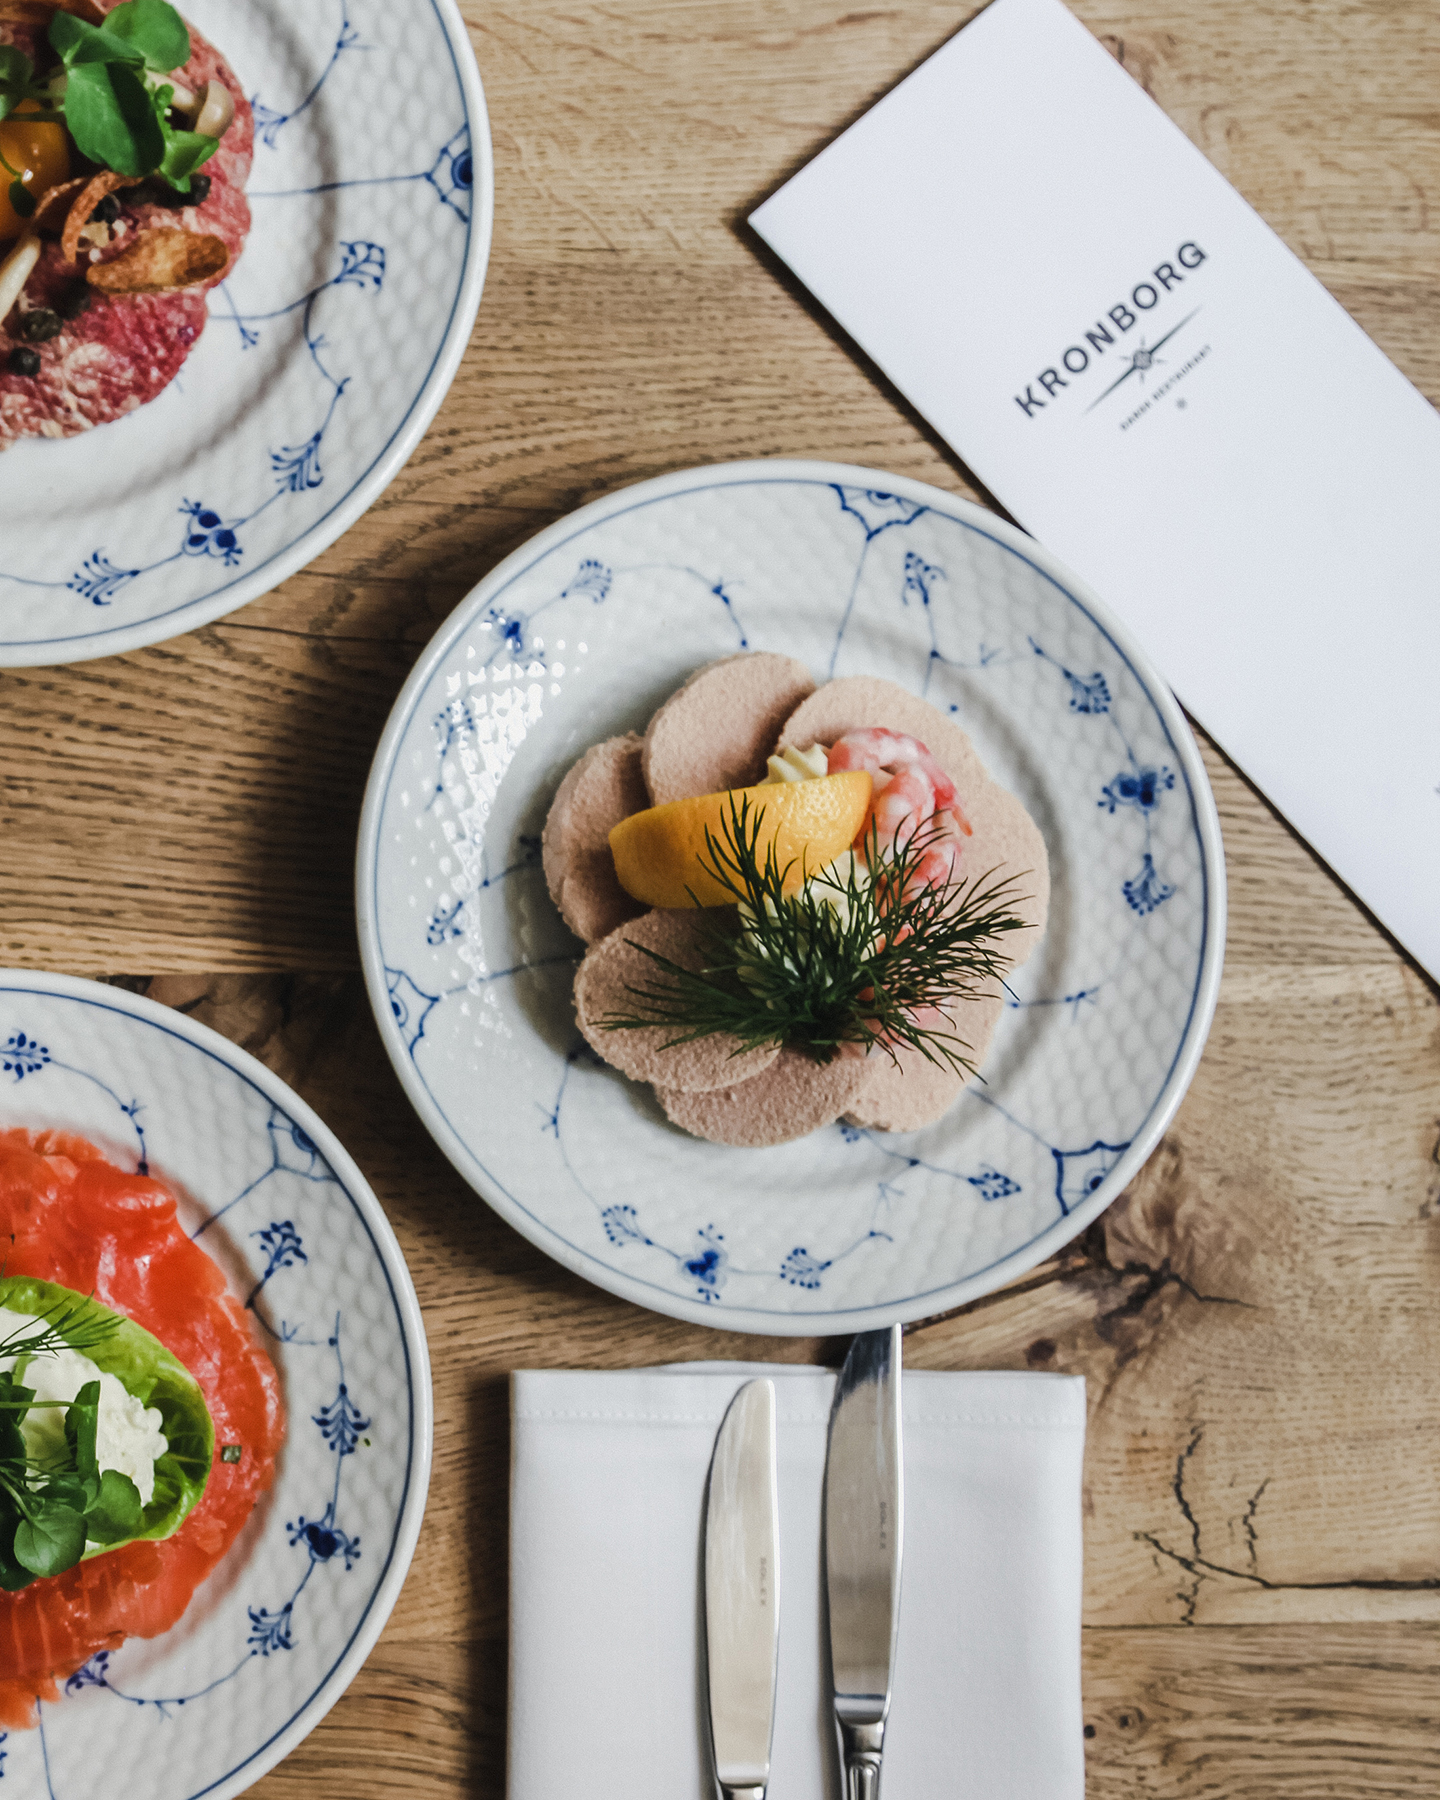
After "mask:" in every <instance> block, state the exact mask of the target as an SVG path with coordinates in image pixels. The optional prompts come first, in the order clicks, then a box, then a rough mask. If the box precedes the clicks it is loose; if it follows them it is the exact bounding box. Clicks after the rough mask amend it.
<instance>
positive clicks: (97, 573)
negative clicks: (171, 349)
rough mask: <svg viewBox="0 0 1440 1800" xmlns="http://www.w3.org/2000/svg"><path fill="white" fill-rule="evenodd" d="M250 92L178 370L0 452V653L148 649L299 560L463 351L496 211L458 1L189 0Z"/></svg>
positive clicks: (428, 415)
mask: <svg viewBox="0 0 1440 1800" xmlns="http://www.w3.org/2000/svg"><path fill="white" fill-rule="evenodd" d="M182 10H183V11H184V12H185V15H186V17H187V18H188V19H189V20H190V22H191V23H192V24H193V25H194V26H195V28H196V29H197V30H198V31H200V32H201V33H203V34H204V35H205V36H206V37H207V38H209V39H210V40H211V42H212V43H214V44H215V45H216V47H217V48H218V49H219V51H220V53H221V54H222V55H223V56H224V57H225V58H226V60H227V61H228V62H229V63H230V65H231V66H232V67H233V68H234V70H235V72H236V74H237V75H238V76H239V78H240V81H241V83H242V84H243V86H244V89H245V92H246V93H247V94H248V95H250V96H252V97H253V103H254V107H255V127H256V133H255V163H254V167H253V169H252V170H251V174H250V181H249V184H248V188H247V192H248V194H249V197H250V205H251V211H252V213H253V215H254V223H253V226H252V229H251V232H250V238H249V242H248V243H247V245H246V249H245V254H244V255H243V256H242V257H241V259H240V261H239V263H238V264H237V266H236V269H235V272H234V274H233V275H232V276H231V277H230V278H229V279H228V280H227V281H225V282H224V283H222V284H221V285H220V286H219V287H218V288H216V289H215V290H214V292H213V293H212V294H211V295H210V322H209V324H208V326H207V327H206V330H205V332H204V335H203V336H202V337H201V339H200V342H199V344H198V345H197V346H196V349H195V351H194V353H193V354H192V355H191V357H190V358H189V360H188V361H187V362H186V364H185V366H184V368H183V369H182V370H181V371H180V374H179V375H178V377H177V378H176V379H175V380H174V381H173V382H172V383H171V384H170V386H169V387H168V388H167V389H166V390H165V392H164V393H162V394H161V395H160V396H159V398H158V399H156V400H155V401H153V402H152V403H151V404H150V405H149V406H146V407H142V408H141V409H140V410H139V411H137V412H135V413H133V414H131V415H130V416H129V417H128V418H125V419H122V420H119V421H117V422H116V423H114V424H111V425H104V426H101V427H99V428H98V429H96V430H94V431H89V432H86V433H85V434H84V435H83V436H81V437H77V438H70V439H66V440H64V441H61V442H49V441H44V440H27V441H24V442H21V443H19V444H16V445H14V446H13V447H12V448H11V449H10V450H9V451H7V452H6V454H5V459H4V467H5V479H4V481H3V483H0V666H3V667H21V666H25V665H30V664H36V663H44V664H50V663H69V662H80V661H83V660H84V659H85V658H87V657H92V656H110V655H114V654H118V653H119V652H121V651H124V650H135V649H138V648H140V647H141V646H143V645H145V644H155V643H159V642H161V641H162V640H164V639H166V638H171V637H175V636H177V635H178V634H179V633H181V632H184V631H193V630H194V629H195V628H196V627H197V626H200V625H205V624H208V623H209V622H210V621H211V620H212V619H218V618H220V617H222V616H223V615H224V614H225V613H228V612H233V611H234V609H235V608H236V607H238V606H244V605H245V603H246V602H247V601H249V600H253V599H255V598H256V597H257V596H259V595H260V594H265V593H268V592H269V591H270V589H271V588H273V587H276V586H278V585H279V583H280V582H282V581H283V580H284V579H285V578H286V577H287V576H289V575H292V574H294V572H295V571H296V570H297V569H300V568H303V567H304V566H305V564H306V563H309V562H311V561H313V560H314V558H315V557H317V556H318V555H319V554H320V552H321V551H322V550H323V549H325V547H326V546H327V545H328V544H330V543H332V542H333V541H334V540H335V539H336V538H337V537H339V535H340V534H341V532H342V531H345V530H347V529H348V528H349V527H350V526H351V525H353V524H354V522H355V521H356V519H358V518H359V517H360V515H361V514H362V513H363V512H364V511H365V510H366V508H367V507H369V506H371V505H372V504H373V503H374V502H375V500H376V499H377V498H378V496H379V495H380V494H381V493H382V492H383V491H384V489H385V488H386V487H387V486H388V484H389V483H390V482H391V481H392V480H393V479H394V477H395V475H396V474H397V473H398V472H399V470H400V467H401V465H402V464H403V463H404V462H405V460H406V458H407V457H408V456H409V455H410V453H411V452H412V451H413V450H414V448H415V446H416V444H418V443H419V441H420V438H421V436H422V435H423V433H424V431H425V428H426V427H427V426H428V425H429V423H430V421H431V419H432V418H433V417H434V415H435V411H436V408H437V407H438V406H439V404H440V402H441V400H442V399H443V398H444V396H445V393H446V390H447V389H448V388H449V386H450V383H451V381H452V380H453V379H454V377H455V371H456V370H457V369H458V367H459V366H460V358H461V356H462V355H463V354H464V351H465V346H466V344H467V342H468V341H469V337H470V331H471V327H472V326H473V324H474V321H475V312H476V309H477V307H478V306H479V304H480V290H481V287H482V286H483V284H484V279H485V264H486V258H487V256H488V254H489V247H490V229H491V221H492V217H493V213H494V177H493V170H492V162H491V151H490V130H489V125H488V123H487V120H486V114H485V96H484V92H483V90H482V88H481V85H480V76H479V72H478V71H477V69H476V67H475V58H474V54H473V53H472V51H471V49H470V44H469V41H468V39H467V37H466V34H465V27H464V25H463V24H462V22H461V19H460V14H459V11H458V9H457V7H456V5H455V0H411V3H409V4H406V5H400V6H397V5H394V4H391V3H390V0H306V4H305V5H303V6H296V5H295V4H294V3H293V0H185V4H184V7H183V9H182Z"/></svg>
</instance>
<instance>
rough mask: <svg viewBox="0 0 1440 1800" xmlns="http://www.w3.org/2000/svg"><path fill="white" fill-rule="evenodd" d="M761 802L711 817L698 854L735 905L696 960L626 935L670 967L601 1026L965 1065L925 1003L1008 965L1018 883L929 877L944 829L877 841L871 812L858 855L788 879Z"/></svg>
mask: <svg viewBox="0 0 1440 1800" xmlns="http://www.w3.org/2000/svg"><path fill="white" fill-rule="evenodd" d="M763 811H764V809H763V808H760V809H759V810H758V811H756V812H755V813H754V815H753V816H752V812H751V806H750V802H749V800H748V799H744V800H741V801H739V802H738V804H737V802H736V801H735V800H734V799H733V798H732V799H731V801H730V810H729V816H728V817H724V818H722V819H721V822H720V835H719V837H718V838H717V837H715V836H713V835H712V834H711V832H710V831H709V830H708V829H707V830H706V833H705V855H704V856H702V857H700V858H699V859H698V860H699V862H700V864H701V866H702V868H704V869H705V870H706V872H707V873H708V874H710V875H712V876H713V877H714V879H715V880H716V881H718V882H719V883H720V885H721V886H722V887H723V888H724V889H725V890H726V891H727V892H728V893H730V894H733V895H734V897H735V899H736V901H737V902H738V908H736V909H732V908H729V907H724V908H707V909H706V910H705V913H704V917H703V922H702V925H701V930H700V952H701V967H700V968H699V969H689V968H686V967H684V966H683V965H682V964H680V963H677V962H674V961H672V960H671V959H670V958H669V957H667V956H662V955H661V954H660V953H659V952H658V951H655V950H651V949H649V948H647V947H646V946H645V945H644V944H638V943H635V942H634V940H633V939H632V940H627V941H629V942H630V943H631V946H632V948H634V949H636V950H640V951H642V952H643V953H644V954H645V955H646V956H647V957H649V958H650V960H651V961H652V962H653V963H655V964H656V965H657V967H658V969H659V970H660V971H661V973H663V975H664V976H665V977H666V979H665V980H663V981H661V980H656V981H655V982H653V983H650V984H647V985H644V986H639V987H633V986H630V985H628V984H627V986H626V992H627V993H628V994H630V995H632V996H633V997H634V999H635V1001H636V1003H637V1004H636V1008H635V1011H634V1012H633V1013H629V1014H617V1013H610V1014H607V1016H606V1017H605V1018H604V1019H602V1020H601V1021H600V1023H601V1025H602V1026H603V1027H604V1029H605V1030H607V1031H636V1030H641V1029H645V1028H649V1029H653V1028H654V1027H655V1026H664V1027H666V1028H668V1029H669V1030H671V1031H672V1032H673V1033H674V1034H675V1035H674V1036H673V1037H671V1039H670V1040H669V1042H668V1043H667V1044H666V1045H665V1046H664V1047H665V1048H666V1049H673V1048H676V1047H677V1046H679V1045H681V1044H689V1043H693V1042H695V1040H696V1039H697V1038H705V1037H710V1036H713V1035H714V1034H716V1033H719V1032H725V1033H729V1034H730V1035H731V1036H732V1037H734V1038H735V1039H736V1040H737V1042H736V1048H735V1050H734V1051H733V1052H732V1054H733V1055H736V1056H740V1055H743V1054H744V1053H745V1052H746V1051H747V1050H753V1049H757V1048H759V1047H760V1046H762V1045H767V1044H782V1045H785V1044H788V1045H790V1046H791V1047H793V1048H794V1049H797V1050H802V1051H804V1052H805V1053H806V1054H807V1055H809V1056H811V1057H813V1058H814V1060H815V1061H816V1062H819V1063H827V1062H830V1061H831V1060H832V1059H833V1058H834V1057H835V1056H836V1055H838V1053H839V1051H840V1049H841V1046H842V1045H845V1044H856V1045H859V1046H861V1047H862V1048H865V1049H870V1048H872V1047H875V1048H879V1049H881V1050H884V1051H885V1052H887V1054H888V1055H889V1056H890V1057H891V1059H892V1060H894V1061H897V1062H898V1060H899V1059H898V1055H897V1052H898V1050H899V1049H900V1048H901V1047H906V1048H909V1049H913V1050H917V1051H919V1053H920V1054H921V1055H922V1056H924V1057H925V1059H926V1060H927V1061H928V1062H932V1063H936V1064H938V1065H942V1066H943V1065H948V1066H949V1067H951V1068H953V1069H955V1070H956V1071H958V1072H960V1073H962V1074H965V1075H973V1074H974V1073H975V1067H974V1065H973V1064H972V1063H971V1062H970V1061H969V1060H968V1059H967V1057H966V1055H965V1052H966V1051H967V1050H968V1049H969V1048H970V1046H969V1045H967V1044H966V1043H964V1041H963V1040H962V1039H960V1038H959V1037H957V1036H956V1035H955V1033H954V1032H953V1031H948V1030H946V1029H944V1028H943V1026H937V1025H936V1024H935V1023H934V1015H935V1012H937V1011H938V1012H939V1013H941V1015H942V1017H943V1016H945V1015H946V1009H948V1008H951V1007H953V1006H954V1005H955V1004H956V1002H957V1001H963V1000H970V999H975V998H977V997H979V996H980V995H981V994H983V993H985V992H988V991H992V990H993V984H994V983H995V981H996V980H998V979H999V978H1000V977H1001V976H1002V975H1003V973H1004V971H1005V969H1006V968H1007V967H1008V966H1009V958H1007V957H1006V956H1005V955H1004V954H1003V950H1002V946H1003V943H1004V940H1005V938H1006V936H1007V935H1008V934H1009V933H1011V932H1015V931H1021V930H1024V929H1025V923H1026V922H1025V920H1024V919H1022V918H1020V917H1019V916H1018V914H1017V913H1016V912H1015V911H1014V907H1015V905H1016V903H1017V901H1018V899H1019V898H1020V896H1018V895H1017V894H1016V893H1015V891H1014V890H1015V882H1014V881H1013V880H1010V879H1006V880H1003V881H996V880H992V879H991V875H989V874H987V875H982V876H977V877H976V878H975V879H974V880H973V881H971V882H969V883H961V882H956V883H951V884H949V885H948V886H947V885H941V886H929V885H926V884H924V883H922V882H921V881H920V880H919V879H918V869H919V865H920V862H921V860H922V858H923V857H924V855H925V852H926V851H927V850H928V849H929V848H930V847H931V846H932V845H933V844H935V843H936V842H937V841H938V840H939V839H940V838H941V837H942V836H943V835H944V833H943V830H941V829H940V828H931V827H921V828H919V829H918V830H916V831H914V832H913V833H911V834H910V835H909V836H903V835H899V836H897V837H896V840H895V842H894V843H893V845H891V846H889V847H888V848H886V849H884V850H882V848H881V845H880V841H879V835H878V830H877V827H876V826H875V824H874V822H873V820H872V822H871V826H870V830H869V833H868V835H867V838H866V841H865V847H864V850H865V855H864V865H863V866H862V865H861V864H860V862H859V861H858V860H857V859H856V858H850V859H849V860H848V865H847V866H845V867H844V868H843V869H842V868H841V866H840V865H839V864H836V865H834V866H833V867H832V868H830V869H825V870H821V871H820V872H819V873H817V874H815V875H813V876H812V875H809V874H808V871H806V870H805V869H803V867H802V868H801V869H800V870H799V871H798V874H799V875H800V876H802V877H807V878H806V879H804V880H803V881H802V882H800V884H799V885H798V886H797V881H796V876H797V869H796V865H795V863H794V862H793V861H792V862H790V863H787V864H786V866H785V867H784V868H783V869H782V868H781V867H780V866H779V864H778V861H777V859H776V854H775V843H774V838H773V837H772V838H771V840H770V842H769V843H768V844H767V845H766V846H765V848H764V851H763V854H762V852H761V849H760V831H761V820H762V817H763ZM992 873H993V871H992ZM791 888H796V891H795V892H789V891H787V890H789V889H791ZM692 898H693V895H692ZM947 1022H948V1019H947Z"/></svg>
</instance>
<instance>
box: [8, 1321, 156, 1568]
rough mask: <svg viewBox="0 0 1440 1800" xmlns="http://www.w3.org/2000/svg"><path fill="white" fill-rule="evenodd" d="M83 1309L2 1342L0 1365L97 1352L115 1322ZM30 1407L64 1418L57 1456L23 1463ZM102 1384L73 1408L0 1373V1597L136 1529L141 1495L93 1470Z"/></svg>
mask: <svg viewBox="0 0 1440 1800" xmlns="http://www.w3.org/2000/svg"><path fill="white" fill-rule="evenodd" d="M89 1315H90V1307H89V1303H88V1302H86V1301H84V1300H81V1301H79V1302H78V1303H77V1304H76V1305H74V1306H70V1307H65V1308H56V1309H52V1311H51V1312H49V1313H45V1314H42V1315H40V1316H39V1317H37V1318H36V1319H34V1320H33V1321H32V1322H31V1323H29V1324H27V1325H25V1326H22V1327H20V1328H18V1329H16V1330H14V1331H11V1332H10V1333H9V1335H8V1336H6V1337H3V1338H0V1356H3V1357H6V1358H9V1357H16V1358H18V1359H20V1360H19V1362H18V1364H17V1366H18V1367H19V1368H22V1369H25V1368H28V1366H29V1364H30V1363H32V1362H34V1361H35V1360H36V1359H37V1358H40V1357H44V1356H53V1355H55V1354H57V1353H58V1352H59V1351H61V1350H76V1351H82V1352H83V1351H84V1350H87V1349H91V1350H93V1349H98V1348H99V1347H100V1345H101V1344H103V1343H104V1342H105V1341H106V1340H107V1339H108V1338H110V1337H111V1336H112V1335H113V1334H114V1332H115V1331H116V1330H117V1329H118V1327H119V1320H118V1319H114V1320H112V1319H108V1318H94V1317H93V1316H89ZM38 1408H48V1409H63V1411H64V1413H65V1424H64V1440H63V1448H62V1449H60V1450H59V1451H58V1452H57V1453H56V1454H55V1455H53V1456H50V1457H45V1458H37V1457H34V1456H32V1455H31V1454H30V1451H29V1448H28V1446H27V1444H26V1440H25V1434H24V1432H23V1430H22V1429H21V1427H22V1425H23V1423H24V1420H25V1417H26V1415H27V1414H28V1413H29V1412H31V1411H32V1410H35V1409H38ZM99 1427H100V1383H99V1382H98V1381H87V1382H86V1383H85V1384H84V1386H83V1387H82V1388H81V1389H80V1391H79V1393H77V1394H76V1395H75V1398H74V1399H73V1400H68V1401H58V1400H39V1399H37V1397H36V1390H35V1389H34V1388H29V1387H26V1386H25V1385H24V1382H23V1380H22V1379H19V1378H17V1376H16V1374H15V1373H14V1372H13V1371H6V1372H3V1373H0V1588H4V1589H7V1590H8V1591H10V1592H12V1593H13V1592H15V1591H17V1590H18V1589H20V1588H23V1587H28V1586H29V1584H30V1583H31V1582H32V1581H34V1580H36V1579H37V1578H38V1577H42V1576H49V1575H60V1574H63V1573H64V1572H65V1570H66V1569H73V1568H74V1567H75V1565H76V1563H78V1562H79V1561H80V1559H81V1557H82V1556H83V1555H84V1554H85V1547H86V1545H87V1544H91V1543H93V1544H118V1543H123V1542H124V1541H125V1539H126V1538H128V1537H131V1536H133V1534H134V1533H135V1531H136V1530H137V1529H138V1528H139V1525H140V1522H141V1513H142V1505H141V1500H140V1491H139V1489H138V1488H137V1487H136V1486H135V1483H134V1482H133V1481H132V1480H131V1479H130V1477H129V1476H128V1475H122V1474H121V1473H120V1471H119V1470H118V1469H105V1470H103V1471H102V1470H101V1468H100V1465H99V1461H98V1457H97V1451H96V1439H97V1435H98V1432H99Z"/></svg>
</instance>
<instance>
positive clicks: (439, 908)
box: [425, 897, 465, 950]
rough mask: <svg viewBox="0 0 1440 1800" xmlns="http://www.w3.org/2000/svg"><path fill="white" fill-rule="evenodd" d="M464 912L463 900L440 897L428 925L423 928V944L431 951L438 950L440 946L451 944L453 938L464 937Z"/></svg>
mask: <svg viewBox="0 0 1440 1800" xmlns="http://www.w3.org/2000/svg"><path fill="white" fill-rule="evenodd" d="M464 912H465V902H464V901H463V900H460V899H456V898H448V899H447V898H444V897H442V898H441V899H439V900H437V901H436V902H435V907H434V910H433V911H432V912H431V914H430V920H429V923H428V924H427V925H426V927H425V942H426V943H427V944H428V945H429V946H430V948H431V949H432V950H438V949H439V948H440V946H441V945H442V944H448V943H451V942H452V941H453V940H454V939H455V938H462V937H464V935H465V926H464V924H463V923H462V918H463V915H464Z"/></svg>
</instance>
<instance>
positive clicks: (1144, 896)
mask: <svg viewBox="0 0 1440 1800" xmlns="http://www.w3.org/2000/svg"><path fill="white" fill-rule="evenodd" d="M1120 887H1121V892H1122V893H1123V894H1124V896H1125V902H1126V905H1127V906H1129V907H1130V909H1131V911H1132V912H1137V913H1139V915H1140V917H1141V918H1142V919H1143V918H1144V917H1145V916H1146V914H1147V913H1152V912H1154V910H1155V908H1156V907H1157V906H1163V905H1164V904H1165V902H1166V901H1167V900H1168V899H1169V898H1170V896H1171V895H1172V894H1173V893H1174V892H1175V889H1174V888H1173V887H1172V886H1171V885H1170V883H1169V882H1168V881H1162V880H1161V879H1160V877H1159V875H1157V874H1156V872H1155V858H1154V857H1153V856H1151V854H1150V852H1149V851H1148V850H1147V851H1146V852H1145V857H1144V860H1143V861H1142V862H1141V864H1140V873H1139V874H1138V875H1132V876H1131V878H1130V879H1129V881H1125V882H1122V883H1121V884H1120Z"/></svg>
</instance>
